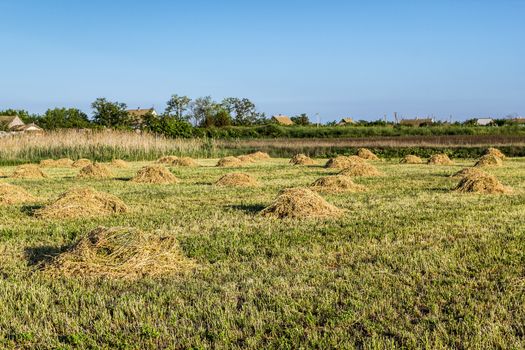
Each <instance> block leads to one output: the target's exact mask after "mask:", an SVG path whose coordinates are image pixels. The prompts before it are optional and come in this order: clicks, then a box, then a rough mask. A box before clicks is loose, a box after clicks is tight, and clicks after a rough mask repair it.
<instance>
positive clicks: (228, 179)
mask: <svg viewBox="0 0 525 350" xmlns="http://www.w3.org/2000/svg"><path fill="white" fill-rule="evenodd" d="M215 185H217V186H231V187H251V186H257V185H259V183H258V182H257V180H256V179H255V178H254V177H253V176H251V175H248V174H243V173H231V174H226V175H224V176H222V177H221V178H220V179H219V180H218V181H217V182H216V183H215Z"/></svg>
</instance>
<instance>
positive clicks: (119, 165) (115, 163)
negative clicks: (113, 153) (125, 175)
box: [111, 159, 129, 168]
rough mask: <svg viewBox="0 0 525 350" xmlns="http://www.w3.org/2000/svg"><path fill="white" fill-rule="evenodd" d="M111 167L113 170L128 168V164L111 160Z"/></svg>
mask: <svg viewBox="0 0 525 350" xmlns="http://www.w3.org/2000/svg"><path fill="white" fill-rule="evenodd" d="M111 166H113V167H115V168H129V164H128V162H126V161H124V160H122V159H113V160H112V161H111Z"/></svg>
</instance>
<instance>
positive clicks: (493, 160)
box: [474, 154, 503, 168]
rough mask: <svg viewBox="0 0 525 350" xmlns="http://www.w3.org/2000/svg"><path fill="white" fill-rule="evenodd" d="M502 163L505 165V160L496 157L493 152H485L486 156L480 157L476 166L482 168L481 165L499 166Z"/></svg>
mask: <svg viewBox="0 0 525 350" xmlns="http://www.w3.org/2000/svg"><path fill="white" fill-rule="evenodd" d="M502 165H503V161H502V160H501V158H499V157H496V156H495V155H493V154H485V155H484V156H482V157H481V158H479V159H478V161H477V162H476V164H475V165H474V166H475V167H477V168H480V167H497V166H502Z"/></svg>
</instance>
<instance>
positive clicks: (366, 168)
mask: <svg viewBox="0 0 525 350" xmlns="http://www.w3.org/2000/svg"><path fill="white" fill-rule="evenodd" d="M339 175H343V176H380V175H381V173H380V172H379V170H377V168H376V167H375V166H373V165H371V164H368V163H356V164H352V165H350V166H349V167H347V168H344V169H343V170H342V171H341V172H339Z"/></svg>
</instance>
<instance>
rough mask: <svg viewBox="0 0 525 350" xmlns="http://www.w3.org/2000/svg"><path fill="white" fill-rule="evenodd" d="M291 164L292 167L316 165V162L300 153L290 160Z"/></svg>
mask: <svg viewBox="0 0 525 350" xmlns="http://www.w3.org/2000/svg"><path fill="white" fill-rule="evenodd" d="M290 164H292V165H314V164H315V161H314V160H313V159H312V158H310V157H308V156H307V155H306V154H303V153H299V154H296V155H295V156H293V157H292V159H290Z"/></svg>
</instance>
